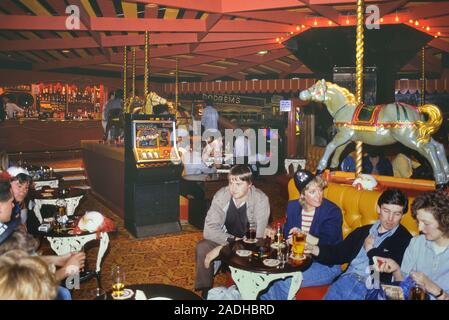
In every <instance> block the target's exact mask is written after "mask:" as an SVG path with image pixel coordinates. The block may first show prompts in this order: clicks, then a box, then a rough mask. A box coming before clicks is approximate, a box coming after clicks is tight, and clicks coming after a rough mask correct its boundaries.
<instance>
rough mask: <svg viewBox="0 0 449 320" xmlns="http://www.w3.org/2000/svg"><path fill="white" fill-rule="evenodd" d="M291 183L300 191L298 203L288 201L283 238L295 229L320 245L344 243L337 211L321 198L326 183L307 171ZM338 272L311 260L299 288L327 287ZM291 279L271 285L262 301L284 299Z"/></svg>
mask: <svg viewBox="0 0 449 320" xmlns="http://www.w3.org/2000/svg"><path fill="white" fill-rule="evenodd" d="M293 180H294V182H295V185H296V188H297V189H298V191H299V192H300V198H299V199H298V200H292V201H289V202H288V206H287V221H286V222H285V224H284V236H285V238H288V237H290V236H291V234H293V233H295V232H296V231H298V230H301V231H302V232H306V233H308V234H310V235H312V236H314V237H316V238H318V239H319V243H320V244H326V245H332V244H336V243H338V242H340V241H342V240H343V234H342V229H341V227H342V224H343V217H342V214H341V210H340V208H339V207H338V206H337V205H336V204H335V203H333V202H331V201H329V200H327V199H324V198H323V189H324V188H325V187H326V181H325V180H323V179H321V178H320V177H316V176H315V175H313V174H312V173H311V172H309V171H307V170H298V171H296V173H295V175H294V177H293ZM340 273H341V268H340V265H339V264H334V263H321V262H317V261H314V262H313V263H312V265H311V266H310V267H309V268H308V269H307V270H306V271H304V272H303V281H302V284H301V287H310V286H319V285H326V284H329V283H331V282H332V280H334V279H335V278H336V277H337V276H338V275H339V274H340ZM290 284H291V278H287V279H285V280H279V281H276V282H274V283H273V284H272V285H271V287H270V288H269V289H268V291H267V293H265V294H263V295H262V296H261V297H260V298H261V299H262V300H284V299H287V297H288V291H289V289H290Z"/></svg>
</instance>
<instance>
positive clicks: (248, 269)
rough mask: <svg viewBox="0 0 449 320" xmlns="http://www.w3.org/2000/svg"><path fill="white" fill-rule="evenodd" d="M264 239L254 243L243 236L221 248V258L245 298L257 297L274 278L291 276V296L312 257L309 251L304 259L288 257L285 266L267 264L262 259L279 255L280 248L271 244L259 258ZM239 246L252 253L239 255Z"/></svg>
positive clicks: (289, 296) (295, 290)
mask: <svg viewBox="0 0 449 320" xmlns="http://www.w3.org/2000/svg"><path fill="white" fill-rule="evenodd" d="M265 241H266V240H265V239H258V240H257V243H253V244H251V243H246V242H244V241H243V240H239V241H235V242H232V243H230V244H228V245H226V246H224V247H223V248H222V249H221V251H220V259H221V260H222V261H223V262H225V263H227V264H228V265H229V269H230V270H231V275H232V279H233V280H234V282H235V284H236V285H237V287H238V289H239V291H240V294H241V295H242V299H244V300H256V299H257V296H258V295H259V293H260V292H261V291H262V290H264V289H265V288H267V287H268V285H269V284H270V283H271V282H272V281H275V280H279V279H285V278H288V277H292V282H291V285H290V289H289V292H288V299H289V300H292V299H293V298H294V296H295V294H296V292H297V291H298V290H299V288H300V286H301V282H302V271H304V270H306V269H307V268H309V266H310V265H311V264H312V258H311V257H310V256H308V255H306V256H305V258H304V259H303V260H293V259H291V258H289V259H288V261H287V262H286V263H285V265H284V266H281V265H279V266H274V267H268V266H266V265H264V264H263V260H264V259H266V258H276V255H277V249H272V248H270V250H269V251H267V252H266V256H264V257H263V258H259V256H258V252H259V248H260V247H261V246H265ZM237 250H250V251H252V252H253V254H251V255H250V256H248V257H241V256H239V255H237V253H236V251H237Z"/></svg>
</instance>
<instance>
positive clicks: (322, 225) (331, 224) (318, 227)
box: [284, 199, 343, 244]
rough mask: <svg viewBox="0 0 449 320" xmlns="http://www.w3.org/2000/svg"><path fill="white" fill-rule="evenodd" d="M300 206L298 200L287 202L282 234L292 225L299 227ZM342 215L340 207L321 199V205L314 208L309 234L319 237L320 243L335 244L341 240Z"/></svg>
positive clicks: (300, 219) (286, 233)
mask: <svg viewBox="0 0 449 320" xmlns="http://www.w3.org/2000/svg"><path fill="white" fill-rule="evenodd" d="M301 213H302V207H301V204H300V203H299V201H298V200H292V201H289V202H288V206H287V221H286V222H285V224H284V236H285V238H287V237H288V232H289V231H290V229H292V228H293V227H298V228H301V224H302V215H301ZM342 224H343V217H342V214H341V210H340V208H339V207H338V206H337V205H336V204H335V203H333V202H331V201H329V200H327V199H323V202H322V203H321V206H319V207H318V208H316V209H315V215H314V216H313V221H312V225H311V226H310V232H309V233H310V234H311V235H313V236H315V237H318V238H319V239H320V244H335V243H337V242H340V241H341V240H343V233H342V231H341V227H342Z"/></svg>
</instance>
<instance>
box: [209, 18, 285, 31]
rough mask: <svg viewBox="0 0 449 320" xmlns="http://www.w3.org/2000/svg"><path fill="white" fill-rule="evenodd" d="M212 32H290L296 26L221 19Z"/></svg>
mask: <svg viewBox="0 0 449 320" xmlns="http://www.w3.org/2000/svg"><path fill="white" fill-rule="evenodd" d="M211 31H212V32H290V31H294V28H293V26H292V25H290V24H282V23H274V22H264V21H254V20H245V21H243V20H221V21H219V22H218V23H217V24H216V25H215V26H214V27H213V28H212V30H211Z"/></svg>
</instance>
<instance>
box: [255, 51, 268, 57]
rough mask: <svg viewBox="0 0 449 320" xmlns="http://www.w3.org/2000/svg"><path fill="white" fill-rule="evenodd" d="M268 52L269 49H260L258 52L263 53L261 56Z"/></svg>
mask: <svg viewBox="0 0 449 320" xmlns="http://www.w3.org/2000/svg"><path fill="white" fill-rule="evenodd" d="M267 53H268V50H260V51H259V52H257V54H258V55H261V56H263V55H265V54H267Z"/></svg>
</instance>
